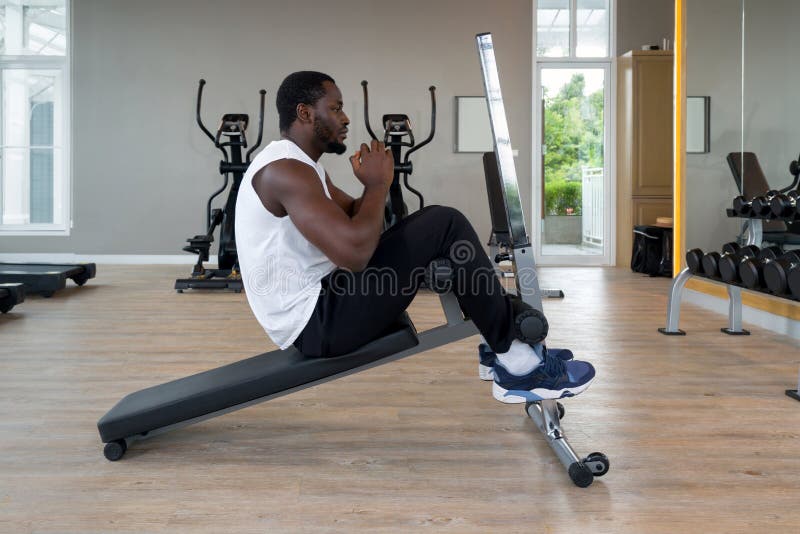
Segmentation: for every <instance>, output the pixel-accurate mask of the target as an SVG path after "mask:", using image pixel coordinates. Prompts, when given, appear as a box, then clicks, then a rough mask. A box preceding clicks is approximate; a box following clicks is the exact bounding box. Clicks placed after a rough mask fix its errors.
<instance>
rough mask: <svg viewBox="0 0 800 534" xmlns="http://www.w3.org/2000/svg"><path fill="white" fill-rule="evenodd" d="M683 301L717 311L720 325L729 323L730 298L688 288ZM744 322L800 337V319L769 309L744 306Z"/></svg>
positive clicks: (796, 337)
mask: <svg viewBox="0 0 800 534" xmlns="http://www.w3.org/2000/svg"><path fill="white" fill-rule="evenodd" d="M683 302H684V303H689V304H694V305H696V306H700V307H701V308H705V309H707V310H710V311H713V312H716V313H718V314H720V315H721V316H722V318H721V320H720V327H723V326H726V325H727V323H728V319H727V317H728V299H727V298H719V297H716V296H713V295H709V294H707V293H703V292H702V291H697V290H694V289H689V288H686V289H685V290H684V295H683ZM742 323H749V324H752V325H756V326H759V327H761V328H765V329H767V330H771V331H773V332H775V333H777V334H783V335H785V336H789V337H793V338H795V339H800V321H797V320H795V319H792V318H790V317H784V316H782V315H776V314H774V313H770V312H767V311H763V310H759V309H756V308H751V307H750V306H742Z"/></svg>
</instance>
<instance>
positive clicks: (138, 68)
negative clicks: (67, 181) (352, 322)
mask: <svg viewBox="0 0 800 534" xmlns="http://www.w3.org/2000/svg"><path fill="white" fill-rule="evenodd" d="M532 4H533V3H532V2H531V1H529V0H503V1H502V2H494V3H487V2H485V1H484V0H436V1H433V2H432V1H423V0H406V1H405V2H404V3H403V4H402V8H401V9H397V7H396V5H395V4H392V3H390V2H371V1H368V0H340V1H338V2H335V3H322V2H312V3H306V4H303V3H298V2H278V1H275V0H230V1H226V2H219V1H216V0H170V1H168V2H164V1H155V0H138V1H136V2H132V1H130V0H73V10H72V12H73V13H72V15H73V26H72V28H73V37H74V43H73V44H74V46H73V56H72V63H73V73H72V76H73V77H72V85H73V94H72V100H73V107H72V112H73V129H72V132H73V133H72V143H73V187H72V188H73V207H72V214H73V221H74V228H73V230H72V233H71V235H70V236H69V237H2V238H0V250H2V251H3V252H18V253H27V252H53V253H60V252H74V253H78V254H181V252H180V248H181V247H182V246H183V244H184V240H185V239H186V238H187V237H189V236H191V235H194V234H196V233H200V232H201V231H203V228H204V224H205V215H204V213H203V209H204V206H205V201H206V198H207V196H208V195H209V194H210V192H211V191H213V190H214V189H216V188H217V187H218V185H219V184H220V183H221V182H220V181H221V177H220V176H219V175H218V174H217V173H216V171H215V169H216V167H217V163H218V157H217V154H218V152H217V151H216V150H215V149H214V148H213V147H212V146H211V145H210V143H209V141H208V140H207V139H206V138H205V137H204V136H203V134H202V133H201V132H200V131H199V130H198V129H197V128H196V126H195V125H194V93H195V90H196V84H197V80H198V79H199V78H200V77H201V76H202V77H205V78H206V79H207V80H208V85H207V86H206V92H205V97H204V111H203V115H204V117H205V119H206V122H207V123H208V124H209V125H214V124H215V123H216V121H217V120H218V118H219V117H220V116H221V114H222V113H224V112H247V113H249V114H250V115H251V118H254V117H255V115H256V113H257V102H258V94H257V91H258V89H259V88H261V87H263V88H265V89H266V90H267V92H268V93H267V98H268V103H269V106H268V108H267V118H266V128H265V141H268V140H270V139H274V138H276V137H277V135H278V131H277V118H276V113H275V111H274V104H273V101H274V97H275V91H276V89H277V87H278V85H279V83H280V81H281V80H282V79H283V77H284V76H285V75H286V74H288V73H289V72H292V71H294V70H299V69H318V70H322V71H325V72H328V73H329V74H331V75H332V76H333V77H334V78H336V80H337V82H338V84H339V86H340V87H341V88H342V91H343V94H344V98H345V107H346V111H347V112H348V114H349V115H350V118H351V120H352V125H353V126H352V134H351V136H350V139H349V141H350V144H351V148H353V147H354V143H356V142H360V141H361V140H364V139H367V134H366V131H365V129H364V128H363V125H362V124H363V114H362V105H363V102H362V98H361V87H360V85H359V83H360V81H361V80H362V79H365V78H366V79H368V80H369V81H370V89H371V94H370V98H371V114H372V119H373V121H376V120H377V119H378V118H379V117H380V115H381V114H383V113H387V112H404V113H407V114H409V115H410V116H411V118H412V121H413V123H414V127H415V130H416V132H417V134H418V135H419V136H420V137H424V135H426V134H427V131H428V126H429V122H428V121H429V118H428V113H429V101H428V92H427V87H428V85H430V84H435V85H436V86H437V87H438V102H439V114H438V123H437V134H436V138H435V139H434V141H433V143H432V144H431V145H429V146H428V147H426V148H424V149H422V150H421V151H420V152H418V153H417V154H416V155H415V158H414V164H415V172H414V174H413V176H412V181H413V183H414V184H415V185H416V186H417V187H418V188H419V189H420V190H421V191H422V192H423V193H424V194H425V197H426V201H427V202H428V203H429V204H433V203H442V204H448V205H452V206H455V207H457V208H459V209H461V210H462V211H463V212H464V213H465V214H466V215H467V216H468V217H469V218H470V220H471V221H472V222H473V224H474V225H475V227H476V229H477V231H478V234H479V235H480V236H481V238H484V236H488V233H489V231H490V224H489V214H488V209H487V206H486V193H485V187H484V183H483V174H482V167H481V162H480V156H479V155H477V154H454V153H453V151H452V146H453V132H454V114H453V97H454V96H456V95H480V94H482V93H483V89H482V85H481V76H480V68H479V65H478V59H477V55H476V52H475V45H474V42H473V36H474V34H475V33H478V32H483V31H491V32H493V34H494V37H495V45H496V49H497V59H498V64H499V69H500V76H501V79H502V83H503V94H504V97H505V100H506V106H507V112H508V117H509V125H510V128H511V138H512V140H513V143H514V145H515V147H516V148H517V149H518V150H519V157H518V158H517V172H518V175H519V180H520V189H521V193H522V197H523V202H524V208H525V210H526V213H528V214H530V209H531V206H530V187H531V186H530V182H531V178H530V172H531V106H530V95H531V70H530V69H531V19H532ZM318 6H324V7H318ZM617 28H618V37H619V39H618V49H617V50H618V51H619V52H620V53H621V52H624V51H625V50H627V49H630V48H634V47H638V46H639V45H641V44H642V43H645V42H648V43H650V42H660V40H661V38H662V37H665V36H667V37H671V35H672V0H667V1H665V0H620V2H619V6H618V25H617ZM252 131H253V129H252V128H251V132H252ZM322 161H323V164H324V165H325V166H326V168H327V169H328V171H329V173H330V174H331V176H332V177H333V180H334V181H335V182H336V183H337V184H339V185H340V187H342V188H343V189H345V190H346V191H348V192H349V193H351V194H353V195H357V194H359V192H360V187H359V183H358V182H357V180H356V179H355V178H354V177H353V176H352V173H351V171H350V169H349V165H348V163H347V158H346V157H338V158H337V157H331V156H327V155H326V156H324V157H323V160H322ZM415 200H416V198H415V197H410V198H409V199H408V201H409V204H410V208H411V209H415V208H416V204H415ZM189 260H191V258H190V256H189V255H187V261H189Z"/></svg>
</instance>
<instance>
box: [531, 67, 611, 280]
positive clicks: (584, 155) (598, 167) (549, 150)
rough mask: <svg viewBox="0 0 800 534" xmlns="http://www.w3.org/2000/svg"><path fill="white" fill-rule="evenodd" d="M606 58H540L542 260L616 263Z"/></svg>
mask: <svg viewBox="0 0 800 534" xmlns="http://www.w3.org/2000/svg"><path fill="white" fill-rule="evenodd" d="M608 74H609V69H608V67H607V66H605V65H591V64H587V65H578V64H574V63H571V64H567V65H556V64H552V63H551V64H540V65H539V68H538V76H537V79H538V80H539V106H540V113H539V114H538V115H539V126H540V128H539V132H540V135H539V140H540V142H541V145H540V150H539V165H538V167H539V173H538V175H539V176H538V180H537V186H538V188H539V191H538V193H539V194H538V195H536V196H538V199H539V202H538V206H537V207H538V210H535V211H538V212H539V213H538V225H537V226H538V239H537V240H536V242H537V244H538V246H537V252H538V256H539V257H540V261H541V262H543V263H550V264H563V265H604V264H609V258H610V254H609V252H610V247H609V242H608V241H609V240H608V236H609V234H610V229H609V219H610V218H609V217H608V211H609V210H608V209H607V206H608V205H609V202H608V200H610V195H609V188H610V184H609V172H608V168H609V165H608V161H607V159H608V158H606V147H607V145H608V137H609V136H608V127H607V126H608V125H607V121H606V116H607V113H606V110H607V109H608V101H609V96H608V93H609V91H608V89H607V87H608V78H609V76H608Z"/></svg>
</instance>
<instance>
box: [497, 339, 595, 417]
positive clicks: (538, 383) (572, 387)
mask: <svg viewBox="0 0 800 534" xmlns="http://www.w3.org/2000/svg"><path fill="white" fill-rule="evenodd" d="M542 354H543V355H544V359H543V360H542V363H541V364H540V365H539V366H538V367H536V368H535V369H534V370H533V371H531V372H530V373H528V374H526V375H523V376H517V375H513V374H511V373H510V372H508V371H507V370H506V368H505V367H503V366H502V364H500V362H499V361H497V362H495V365H494V383H493V384H492V395H493V396H494V398H495V399H497V400H499V401H500V402H505V403H508V404H518V403H522V402H536V401H542V400H548V399H563V398H564V397H574V396H575V395H578V394H579V393H582V392H583V391H585V390H586V388H588V387H589V384H591V383H592V380H594V367H592V364H590V363H589V362H583V361H580V360H567V361H564V360H562V359H560V358H555V357H553V356H551V355H550V354H549V351H546V350H545V351H543V353H542Z"/></svg>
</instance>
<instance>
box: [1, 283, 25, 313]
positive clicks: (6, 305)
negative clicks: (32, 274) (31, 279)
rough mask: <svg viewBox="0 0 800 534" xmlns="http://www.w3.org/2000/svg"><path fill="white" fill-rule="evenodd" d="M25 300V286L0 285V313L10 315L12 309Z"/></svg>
mask: <svg viewBox="0 0 800 534" xmlns="http://www.w3.org/2000/svg"><path fill="white" fill-rule="evenodd" d="M24 300H25V286H24V285H22V284H0V313H8V312H10V311H11V308H13V307H14V306H16V305H17V304H19V303H20V302H23V301H24Z"/></svg>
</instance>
